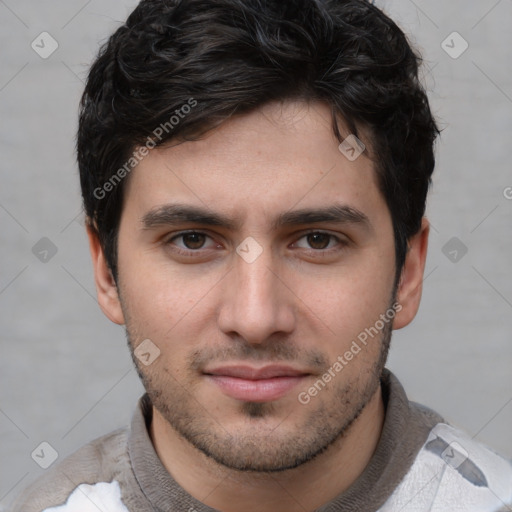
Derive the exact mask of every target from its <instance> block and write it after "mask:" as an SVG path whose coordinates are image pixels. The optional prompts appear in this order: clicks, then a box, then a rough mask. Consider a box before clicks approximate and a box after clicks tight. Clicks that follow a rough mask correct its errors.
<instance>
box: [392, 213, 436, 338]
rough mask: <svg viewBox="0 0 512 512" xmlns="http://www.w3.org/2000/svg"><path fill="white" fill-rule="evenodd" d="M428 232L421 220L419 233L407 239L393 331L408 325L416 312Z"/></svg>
mask: <svg viewBox="0 0 512 512" xmlns="http://www.w3.org/2000/svg"><path fill="white" fill-rule="evenodd" d="M429 231H430V225H429V222H428V220H427V219H426V218H423V219H422V222H421V228H420V230H419V232H418V233H416V234H415V235H414V236H412V237H411V238H410V239H409V249H408V251H407V255H406V258H405V263H404V266H403V268H402V273H401V276H400V283H399V285H398V290H397V302H398V303H399V304H400V305H401V310H400V311H399V313H397V315H396V317H395V320H394V323H393V328H394V329H401V328H402V327H405V326H406V325H408V324H410V323H411V322H412V320H413V319H414V317H415V316H416V313H417V312H418V308H419V305H420V301H421V293H422V290H423V274H424V270H425V262H426V259H427V248H428V235H429Z"/></svg>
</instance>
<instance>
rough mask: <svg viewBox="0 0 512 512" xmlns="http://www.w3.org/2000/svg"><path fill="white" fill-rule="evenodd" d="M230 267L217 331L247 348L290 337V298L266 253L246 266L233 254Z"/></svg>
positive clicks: (292, 319)
mask: <svg viewBox="0 0 512 512" xmlns="http://www.w3.org/2000/svg"><path fill="white" fill-rule="evenodd" d="M233 265H234V268H233V269H232V270H231V271H230V272H229V273H228V274H227V275H226V277H225V278H224V280H223V289H222V296H221V297H222V299H221V301H222V302H221V307H220V312H219V316H218V323H219V328H220V329H221V331H223V332H224V333H225V334H227V335H229V336H237V337H241V338H243V339H244V340H245V341H246V342H247V343H249V344H251V345H257V344H264V343H265V342H266V341H268V340H269V338H271V337H273V336H276V335H278V334H279V335H281V336H282V335H283V334H290V333H291V332H292V331H293V330H294V328H295V322H296V315H295V308H294V302H293V297H294V295H293V293H292V292H291V291H290V288H288V287H287V284H286V282H285V280H284V279H283V277H282V276H280V275H279V269H278V265H276V264H275V263H274V262H273V259H272V255H271V251H270V249H268V250H264V251H263V253H262V254H261V255H260V256H259V257H258V258H257V259H256V260H255V261H252V262H250V263H249V262H248V261H246V260H244V259H243V258H242V257H240V256H238V255H237V254H235V255H234V263H233Z"/></svg>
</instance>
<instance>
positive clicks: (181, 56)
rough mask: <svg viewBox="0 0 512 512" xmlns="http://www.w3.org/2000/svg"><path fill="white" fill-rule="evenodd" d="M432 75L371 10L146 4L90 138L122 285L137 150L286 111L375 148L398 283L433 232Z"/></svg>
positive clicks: (108, 74) (110, 68)
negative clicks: (259, 112) (235, 119)
mask: <svg viewBox="0 0 512 512" xmlns="http://www.w3.org/2000/svg"><path fill="white" fill-rule="evenodd" d="M420 61H421V58H420V56H419V54H418V53H417V51H416V50H414V49H413V48H412V47H411V45H410V44H409V42H408V41H407V38H406V36H405V35H404V33H403V32H402V30H400V29H399V28H398V27H397V25H396V24H395V23H394V22H393V21H392V20H391V19H390V18H389V17H388V16H387V15H385V14H384V13H383V12H382V11H381V10H379V9H378V8H377V7H375V6H374V5H373V4H372V3H371V2H369V1H366V0H143V1H141V2H140V3H139V5H138V6H137V7H136V9H135V10H134V11H133V12H132V14H131V15H130V16H129V18H128V20H127V21H126V23H125V24H124V25H122V26H121V27H120V28H118V29H117V30H116V32H115V33H114V34H113V35H112V36H111V37H110V38H109V40H108V41H107V42H106V43H105V44H104V45H103V46H102V48H101V49H100V52H99V55H98V57H97V58H96V60H95V61H94V63H93V65H92V67H91V69H90V72H89V76H88V79H87V84H86V87H85V91H84V94H83V97H82V101H81V109H80V119H79V129H78V137H77V155H78V164H79V169H80V181H81V187H82V196H83V202H84V208H85V213H86V216H87V218H88V221H89V223H90V225H91V226H92V228H93V229H95V230H96V232H97V235H98V237H99V240H100V243H101V245H102V247H103V250H104V252H105V255H106V259H107V262H108V265H109V267H110V269H111V271H112V273H113V275H114V277H116V274H117V233H118V229H119V221H120V216H121V211H122V206H123V190H124V186H123V183H124V178H125V177H126V175H127V174H128V173H129V172H130V170H131V169H132V168H133V167H134V166H135V165H136V164H137V163H138V160H139V157H142V156H143V154H141V153H140V150H139V152H137V151H136V148H142V153H144V147H146V148H147V147H153V146H156V145H161V144H164V143H166V142H169V141H170V140H171V139H179V140H195V139H197V138H198V137H200V136H201V134H203V133H204V132H206V131H207V130H210V129H212V128H213V127H215V126H218V124H219V123H221V122H222V121H223V120H225V119H227V118H229V117H230V116H233V115H240V114H244V113H247V112H249V111H251V110H254V109H256V108H258V107H260V106H262V105H263V104H265V103H267V102H270V101H273V100H286V99H304V100H305V101H309V100H318V101H322V102H324V103H326V104H327V105H329V106H330V108H331V111H332V124H333V130H334V134H335V136H336V137H337V139H338V140H339V141H340V142H341V141H342V139H343V137H342V135H341V133H340V130H339V127H338V121H337V120H338V118H339V116H341V118H342V119H343V122H344V124H345V125H346V127H347V128H348V129H349V130H350V132H351V133H353V134H355V135H356V136H359V137H360V138H362V139H363V136H362V135H361V132H362V130H363V128H364V131H365V132H366V133H368V134H369V137H370V140H369V141H367V142H368V143H369V147H370V148H371V152H369V154H371V157H372V160H373V161H374V162H375V169H376V172H377V176H378V183H379V188H380V190H381V192H382V194H383V197H384V198H385V200H386V203H387V206H388V208H389V210H390V214H391V218H392V221H393V228H394V234H395V248H396V268H397V275H398V272H399V271H400V270H401V268H402V265H403V262H404V261H405V255H406V251H407V241H408V239H409V237H411V236H412V235H414V234H415V233H417V232H418V230H419V228H420V226H421V218H422V216H423V215H424V212H425V203H426V196H427V192H428V188H429V184H430V181H431V175H432V172H433V169H434V163H435V159H434V151H433V149H434V148H433V146H434V141H435V139H436V137H437V135H438V133H439V131H438V128H437V126H436V123H435V120H434V119H433V116H432V114H431V111H430V107H429V103H428V99H427V96H426V93H425V91H424V89H423V87H422V85H421V84H420V82H419V80H418V66H419V64H420ZM157 135H158V136H157ZM150 140H151V141H152V142H151V143H150ZM363 140H364V139H363ZM150 144H151V145H150Z"/></svg>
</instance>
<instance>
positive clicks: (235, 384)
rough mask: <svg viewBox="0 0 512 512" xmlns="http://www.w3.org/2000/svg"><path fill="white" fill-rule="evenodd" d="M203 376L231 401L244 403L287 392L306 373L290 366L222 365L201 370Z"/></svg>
mask: <svg viewBox="0 0 512 512" xmlns="http://www.w3.org/2000/svg"><path fill="white" fill-rule="evenodd" d="M203 373H204V375H205V376H206V377H207V378H208V379H209V380H211V381H212V382H213V383H214V384H216V385H217V386H218V387H219V388H220V389H221V391H222V392H223V393H224V394H225V395H227V396H230V397H231V398H234V399H236V400H242V401H246V402H270V401H273V400H277V399H279V398H281V397H283V396H285V395H286V394H287V393H289V392H290V391H291V390H292V389H293V388H294V387H295V386H297V385H298V384H299V383H300V382H302V381H303V379H305V378H306V377H307V376H308V375H309V373H307V372H304V371H301V370H297V369H295V368H292V367H290V366H283V365H267V366H263V367H261V368H253V367H251V366H244V365H237V366H222V367H216V368H212V369H208V370H205V371H204V372H203Z"/></svg>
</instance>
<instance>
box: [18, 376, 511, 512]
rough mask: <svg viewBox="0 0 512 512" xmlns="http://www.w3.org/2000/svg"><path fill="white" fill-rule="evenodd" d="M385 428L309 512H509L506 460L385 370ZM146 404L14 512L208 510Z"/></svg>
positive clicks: (39, 484) (61, 467)
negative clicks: (169, 452)
mask: <svg viewBox="0 0 512 512" xmlns="http://www.w3.org/2000/svg"><path fill="white" fill-rule="evenodd" d="M382 392H383V393H382V394H383V399H384V404H385V407H386V416H385V420H384V425H383V430H382V433H381V437H380V440H379V443H378V445H377V448H376V450H375V452H374V454H373V456H372V458H371V460H370V462H369V463H368V465H367V467H366V468H365V470H364V471H363V473H362V474H361V475H360V476H359V478H358V479H357V480H356V481H355V482H354V483H353V485H351V486H350V487H349V488H348V489H347V490H346V491H344V492H343V493H341V494H340V495H338V496H337V497H336V498H335V499H334V500H332V501H330V502H328V503H326V504H325V505H323V506H322V507H320V508H319V509H318V510H317V512H335V511H339V512H341V511H346V512H400V511H403V512H454V511H464V512H504V511H511V510H512V462H511V461H508V460H506V459H504V458H503V457H501V456H499V455H497V454H496V453H494V452H493V451H492V450H490V449H489V448H487V447H485V446H483V445H482V444H480V443H478V442H476V441H475V440H474V439H472V438H471V437H470V436H468V435H467V434H466V433H464V432H463V431H461V430H459V429H457V428H454V427H452V426H451V425H449V424H447V423H446V422H445V421H444V420H443V419H442V418H441V417H440V416H439V415H438V414H437V413H435V412H434V411H432V410H430V409H428V408H426V407H424V406H422V405H419V404H416V403H414V402H410V401H409V400H408V399H407V396H406V394H405V392H404V390H403V387H402V386H401V384H400V383H399V381H398V380H397V379H396V377H395V376H394V375H393V374H392V373H391V372H389V371H388V370H385V372H384V374H383V378H382ZM151 416H152V406H151V402H150V400H149V397H148V396H147V395H144V396H143V397H142V398H141V399H140V400H139V404H138V407H137V409H136V411H135V413H134V416H133V420H132V423H131V426H130V427H127V428H123V429H119V430H116V431H115V432H112V433H110V434H107V435H106V436H103V437H101V438H99V439H97V440H95V441H92V442H91V443H89V444H87V445H85V446H84V447H82V448H80V449H79V450H78V451H77V452H75V453H74V454H73V455H71V456H69V457H68V458H66V459H65V460H64V461H62V462H61V463H59V464H58V465H56V466H55V467H53V468H50V469H49V470H48V472H47V473H46V474H45V475H43V477H42V478H41V479H40V480H38V481H36V482H35V483H34V484H33V485H32V486H30V487H29V488H28V489H27V490H26V491H25V492H23V493H22V496H21V497H20V498H19V500H18V502H17V504H16V505H15V506H14V509H13V512H42V511H44V512H89V511H91V512H98V510H99V511H101V512H135V511H136V512H155V511H158V512H164V511H165V512H170V511H179V512H215V510H214V509H212V508H210V507H207V506H206V505H204V504H203V503H201V502H200V501H198V500H196V499H195V498H194V497H193V496H191V495H190V494H188V493H187V492H186V491H185V490H184V489H183V488H182V487H180V486H179V484H178V483H177V482H176V481H175V480H174V478H173V477H172V476H171V475H170V474H169V473H168V472H167V471H166V469H165V468H164V466H163V465H162V463H161V461H160V459H159V458H158V455H157V454H156V452H155V449H154V447H153V444H152V442H151V439H150V436H149V433H148V428H149V425H150V424H151Z"/></svg>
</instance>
